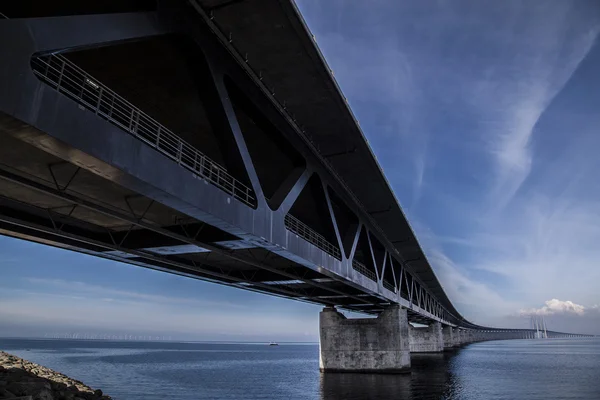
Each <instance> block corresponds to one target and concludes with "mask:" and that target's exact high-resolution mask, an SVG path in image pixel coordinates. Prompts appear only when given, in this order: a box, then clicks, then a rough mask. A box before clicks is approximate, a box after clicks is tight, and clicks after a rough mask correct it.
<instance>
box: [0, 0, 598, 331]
mask: <svg viewBox="0 0 600 400" xmlns="http://www.w3.org/2000/svg"><path fill="white" fill-rule="evenodd" d="M297 4H298V7H299V9H300V10H301V12H302V14H303V16H304V18H305V20H306V22H307V24H308V26H309V27H310V29H311V31H312V33H313V34H314V36H315V38H316V41H317V43H318V45H319V48H320V49H321V51H322V52H323V54H324V56H325V58H326V60H327V62H328V64H329V66H330V68H331V69H332V71H333V73H334V76H335V78H336V80H337V82H338V83H339V85H340V87H341V89H342V91H343V93H344V95H345V96H346V97H347V99H348V102H349V104H350V106H351V108H352V110H353V112H354V114H355V116H356V118H357V120H358V121H359V122H360V126H361V128H362V130H363V132H364V134H365V136H366V138H367V140H368V141H369V144H370V145H371V147H372V149H373V151H374V153H375V155H376V157H377V159H378V161H379V163H380V164H381V166H382V168H383V170H384V172H385V174H386V176H387V178H388V180H389V182H390V184H391V186H392V188H393V190H394V192H395V194H396V196H397V198H398V199H399V201H400V203H401V205H402V207H403V210H404V211H405V213H406V215H407V217H408V219H409V221H410V223H411V225H412V227H413V229H414V230H415V232H416V235H417V237H418V239H419V241H420V243H421V246H422V247H423V249H424V251H425V253H426V255H427V257H428V259H429V261H430V263H431V265H432V267H433V269H434V271H435V273H436V275H437V276H438V278H439V280H440V281H441V283H442V286H443V287H444V289H445V290H446V292H447V293H448V295H449V297H450V299H451V300H452V301H453V302H454V304H455V305H456V307H457V308H458V310H459V311H460V312H461V313H462V314H463V315H464V316H465V317H467V318H468V319H470V320H471V321H473V322H475V323H479V324H482V325H491V326H502V327H522V328H526V327H528V326H529V316H531V315H543V316H544V317H545V318H546V321H547V325H548V328H549V329H552V330H558V331H572V332H582V333H584V332H585V333H594V334H600V306H599V305H600V290H599V287H600V265H599V263H600V246H598V243H600V180H599V179H598V178H597V171H599V170H600V168H599V167H600V158H599V157H598V150H599V149H600V112H599V111H598V110H599V106H600V74H598V73H597V71H600V39H599V36H600V4H599V3H597V2H595V1H567V0H555V1H545V2H532V1H525V0H523V1H512V0H508V1H502V2H478V1H452V2H446V1H431V0H427V1H419V2H414V1H406V2H399V1H391V0H388V1H383V0H373V1H369V2H359V1H346V0H328V1H326V2H325V1H317V0H300V1H297ZM0 254H2V257H1V258H0V271H1V272H2V279H1V280H0V336H44V335H49V336H52V335H61V334H63V335H64V334H74V333H77V334H79V335H121V336H123V335H134V336H139V335H144V336H153V337H157V336H159V337H163V336H164V337H168V338H174V339H185V340H228V341H229V340H236V341H237V340H249V341H270V340H277V341H316V340H318V312H319V310H320V308H319V307H317V306H314V305H309V304H304V303H299V302H294V301H291V300H285V299H281V298H276V297H271V296H267V295H262V294H257V293H251V292H246V291H242V290H240V289H233V288H228V287H224V286H218V285H215V284H212V283H206V282H201V281H197V280H192V279H189V278H183V277H179V276H175V275H169V274H165V273H162V272H156V271H151V270H146V269H143V268H139V267H134V266H129V265H125V264H119V263H115V262H113V261H108V260H102V259H98V258H94V257H90V256H86V255H82V254H78V253H72V252H68V251H64V250H59V249H54V248H50V247H45V246H42V245H36V244H32V243H27V242H23V241H18V240H15V239H10V238H5V237H0ZM124 327H127V328H126V329H125V328H124Z"/></svg>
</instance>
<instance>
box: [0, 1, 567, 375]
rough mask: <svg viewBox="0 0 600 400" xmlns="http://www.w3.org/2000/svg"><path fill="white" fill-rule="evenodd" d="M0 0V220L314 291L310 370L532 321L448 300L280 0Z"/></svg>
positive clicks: (401, 359) (380, 359)
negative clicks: (316, 333)
mask: <svg viewBox="0 0 600 400" xmlns="http://www.w3.org/2000/svg"><path fill="white" fill-rule="evenodd" d="M0 13H1V15H2V16H3V17H5V18H4V19H0V88H2V90H1V91H0V233H2V234H4V235H9V236H13V237H17V238H22V239H26V240H30V241H35V242H38V243H43V244H47V245H51V246H57V247H62V248H66V249H70V250H75V251H79V252H82V253H87V254H91V255H95V256H98V257H104V258H108V259H112V260H117V261H122V262H125V263H129V264H133V265H138V266H142V267H147V268H153V269H157V270H161V271H165V272H170V273H176V274H180V275H184V276H188V277H192V278H197V279H202V280H207V281H212V282H216V283H219V284H223V285H228V286H233V287H237V288H241V289H244V290H251V291H258V292H262V293H267V294H271V295H275V296H282V297H286V298H290V299H294V300H298V301H304V302H309V303H316V304H320V305H323V306H324V307H325V308H324V310H323V311H322V313H321V319H320V323H321V325H320V335H321V368H322V370H324V371H335V370H338V371H340V370H341V371H348V370H350V371H357V370H362V371H380V372H382V371H383V372H401V371H406V370H408V369H409V368H410V352H419V351H442V350H444V348H451V347H454V346H457V345H461V344H464V343H469V342H473V341H479V340H491V339H512V338H530V337H533V333H534V331H533V330H515V329H499V328H490V327H483V326H479V325H476V324H474V323H472V322H470V321H468V320H466V319H465V318H464V317H463V316H462V315H461V314H460V313H459V312H458V310H456V308H455V307H454V306H453V304H452V302H451V301H450V300H449V298H448V296H447V295H446V293H445V292H444V290H443V288H442V285H441V284H440V282H439V281H438V279H437V277H436V276H435V274H434V272H433V270H432V268H431V266H430V264H429V263H428V261H427V258H426V257H425V255H424V253H423V251H422V249H421V247H420V246H419V243H418V241H417V238H416V237H415V235H414V233H413V231H412V229H411V227H410V225H409V223H408V221H407V219H406V217H405V216H404V214H403V212H402V210H401V208H400V206H399V204H398V201H397V199H396V197H395V196H394V193H393V191H392V190H391V188H390V185H389V183H388V182H387V180H386V178H385V176H384V174H383V172H382V170H381V168H380V167H379V164H378V163H377V161H376V159H375V157H374V155H373V153H372V152H371V149H370V148H369V145H368V143H367V141H366V140H365V138H364V136H363V134H362V132H361V130H360V127H359V125H358V123H357V121H356V120H355V118H354V116H353V114H352V112H351V110H350V109H349V107H348V104H347V101H346V99H345V98H344V96H343V94H342V93H341V91H340V90H339V87H338V86H337V84H336V82H335V80H334V79H333V77H332V74H331V71H330V70H329V67H328V66H327V64H326V62H325V60H324V58H323V56H322V55H321V53H320V52H319V50H318V48H317V46H316V44H315V42H314V38H313V36H312V35H311V34H310V32H309V31H308V28H307V27H306V25H305V23H304V21H303V19H302V17H301V15H300V13H299V12H298V10H297V8H296V6H295V5H294V3H293V2H292V1H290V0H264V1H254V0H241V1H240V0H189V1H184V0H179V1H166V0H165V1H163V0H158V1H156V0H122V1H116V0H110V1H105V0H103V1H100V0H90V1H87V2H77V1H72V0H62V1H56V2H51V4H50V3H48V2H44V1H41V0H31V1H28V2H7V3H6V4H2V6H0ZM337 309H346V310H351V311H355V312H361V313H366V314H372V315H377V318H365V319H346V318H345V317H344V316H343V315H342V314H340V313H339V312H338V311H337ZM409 322H410V323H414V324H417V326H418V325H419V324H420V325H427V327H421V328H415V327H413V325H411V324H409ZM548 335H549V337H559V336H560V337H567V336H568V337H571V336H579V335H570V334H563V333H557V332H548Z"/></svg>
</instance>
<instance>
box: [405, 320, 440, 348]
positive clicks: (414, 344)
mask: <svg viewBox="0 0 600 400" xmlns="http://www.w3.org/2000/svg"><path fill="white" fill-rule="evenodd" d="M408 331H409V341H410V352H411V353H437V352H440V351H444V339H443V337H442V324H440V323H439V322H432V323H431V324H430V325H429V326H428V327H425V328H415V327H413V326H412V325H409V328H408Z"/></svg>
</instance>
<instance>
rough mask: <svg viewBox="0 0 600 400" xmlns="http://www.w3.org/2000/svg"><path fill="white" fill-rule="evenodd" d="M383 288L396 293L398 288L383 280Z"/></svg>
mask: <svg viewBox="0 0 600 400" xmlns="http://www.w3.org/2000/svg"><path fill="white" fill-rule="evenodd" d="M383 287H384V288H386V289H387V290H389V291H390V292H394V293H396V286H394V284H392V283H389V282H388V281H386V280H385V279H384V280H383Z"/></svg>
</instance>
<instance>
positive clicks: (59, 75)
mask: <svg viewBox="0 0 600 400" xmlns="http://www.w3.org/2000/svg"><path fill="white" fill-rule="evenodd" d="M58 60H60V62H61V65H60V73H59V74H58V81H57V82H56V90H58V91H59V92H60V84H61V83H62V77H63V74H64V73H65V64H66V62H65V60H63V59H61V58H58Z"/></svg>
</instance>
